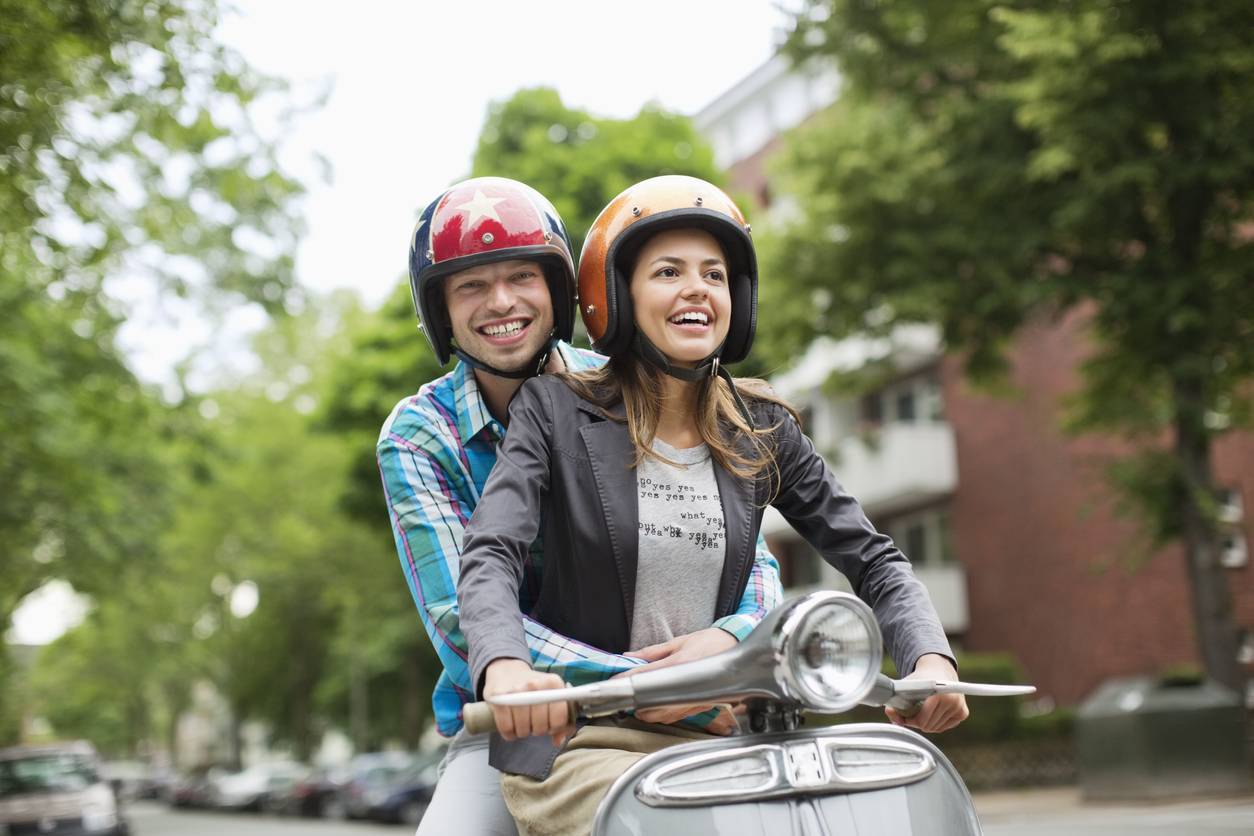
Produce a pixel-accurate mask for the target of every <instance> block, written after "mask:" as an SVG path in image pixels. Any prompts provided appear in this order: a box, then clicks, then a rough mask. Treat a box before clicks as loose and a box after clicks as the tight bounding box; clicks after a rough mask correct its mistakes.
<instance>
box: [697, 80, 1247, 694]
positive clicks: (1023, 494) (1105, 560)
mask: <svg viewBox="0 0 1254 836" xmlns="http://www.w3.org/2000/svg"><path fill="white" fill-rule="evenodd" d="M839 88H840V84H839V77H838V75H837V73H836V72H835V71H834V70H832V69H830V68H827V69H824V68H811V69H809V70H807V71H804V72H797V71H795V70H792V69H790V68H789V67H788V65H787V64H786V62H784V60H783V59H782V58H779V57H777V58H775V59H772V60H771V61H770V62H768V63H767V64H766V65H764V66H763V67H761V68H759V69H758V70H757V71H755V72H754V73H753V74H751V75H750V76H749V77H748V78H746V79H744V80H742V81H741V82H739V83H738V84H736V85H735V86H733V87H732V88H730V89H729V90H728V91H726V92H725V93H724V94H723V95H721V96H720V97H719V98H718V99H717V100H715V101H714V102H713V103H711V104H710V105H709V106H707V107H706V108H705V109H703V110H702V111H701V112H700V113H698V114H696V116H695V122H696V124H697V127H698V129H699V130H700V131H701V132H702V133H703V134H704V135H705V136H706V137H707V138H708V139H709V140H710V142H711V144H712V145H713V146H714V149H715V154H716V158H717V159H718V161H719V163H720V164H721V165H722V166H723V167H724V168H725V169H726V170H727V172H728V178H729V181H730V184H731V188H732V190H733V191H734V192H735V193H736V194H738V195H742V196H744V195H751V196H753V197H754V198H755V199H756V200H757V201H758V203H759V206H758V207H757V209H756V211H755V212H754V214H755V215H756V216H758V217H761V216H762V215H764V214H765V215H766V218H767V220H768V221H769V220H770V219H771V217H772V216H775V217H777V218H778V217H780V216H781V215H783V216H786V214H787V213H789V212H795V211H797V208H796V207H795V206H794V205H790V204H789V201H788V198H787V196H786V195H777V194H773V193H772V190H771V188H770V180H769V177H768V176H767V172H766V167H765V162H766V160H767V159H769V157H770V156H771V155H772V154H773V153H774V152H775V151H776V150H777V149H778V147H779V146H780V144H781V142H782V140H781V133H782V132H783V131H786V130H787V129H789V128H792V127H794V126H796V125H798V124H800V123H801V122H803V121H804V120H805V119H806V118H807V117H808V116H810V115H811V114H813V113H814V112H816V111H817V110H819V109H821V108H823V107H826V106H827V105H829V104H831V102H832V101H834V99H835V97H836V95H837V94H838V91H839ZM767 280H768V281H769V277H767ZM1086 322H1087V317H1086V314H1085V313H1084V312H1083V311H1073V312H1071V313H1069V314H1068V315H1066V316H1064V317H1062V318H1060V319H1057V320H1052V319H1051V320H1044V319H1042V320H1041V321H1038V322H1036V323H1034V324H1032V325H1030V326H1029V327H1026V328H1025V329H1023V331H1022V332H1021V333H1020V334H1019V336H1018V338H1017V339H1016V340H1015V342H1014V344H1013V345H1012V346H1011V348H1010V350H1009V360H1010V369H1011V371H1010V383H1011V384H1012V386H1013V393H1012V394H1010V395H1005V394H999V395H992V394H988V393H982V392H980V391H978V390H975V389H973V387H972V386H971V385H970V384H969V383H968V382H967V381H966V380H965V379H964V377H963V374H962V368H961V364H960V362H959V361H958V360H957V358H955V357H953V356H948V355H946V354H945V353H944V350H943V347H942V346H941V343H940V339H939V335H938V332H937V330H936V329H934V328H931V327H927V326H916V327H909V328H901V329H898V331H897V332H896V333H894V334H893V335H892V336H891V337H890V338H886V339H877V340H870V339H858V338H853V339H846V340H841V341H835V340H828V339H820V340H818V341H816V342H815V343H814V344H813V345H812V346H811V347H810V349H809V351H808V352H807V353H806V355H805V356H804V357H802V358H800V359H799V360H798V362H797V363H796V365H795V366H794V367H793V368H791V369H789V370H788V371H787V372H785V373H783V374H780V375H778V376H777V377H776V378H775V379H774V381H773V382H774V384H775V386H776V388H777V389H778V390H779V391H781V392H782V393H783V394H784V395H785V396H787V397H789V398H790V399H791V400H792V401H793V403H794V404H795V405H796V406H797V407H798V408H799V409H800V411H801V413H802V415H803V418H804V420H805V422H806V425H807V427H806V428H807V432H808V433H809V434H810V436H811V438H813V440H814V442H815V444H816V446H817V447H818V449H819V450H820V451H821V452H823V454H824V455H825V456H826V457H828V459H829V461H830V462H831V463H832V466H833V468H834V469H835V471H836V473H837V475H838V476H839V477H840V479H841V480H842V482H843V483H844V484H845V485H846V487H848V489H849V490H850V491H851V492H852V493H853V494H854V495H856V496H857V497H858V498H859V499H860V500H861V501H862V503H863V506H864V507H865V508H866V510H867V513H868V515H869V516H870V517H871V519H872V521H873V522H874V523H875V525H876V526H877V527H878V528H880V529H881V530H883V531H886V532H888V533H889V534H890V535H892V536H893V538H894V540H896V541H897V543H898V544H899V545H900V546H901V548H902V550H903V551H905V552H906V554H907V555H909V556H910V557H911V559H912V561H913V562H914V564H915V570H916V573H917V574H918V575H919V577H920V579H921V580H923V582H924V583H925V584H926V585H927V586H928V589H929V591H930V592H931V594H932V597H933V600H934V601H935V602H936V605H937V609H938V611H939V613H940V615H941V620H942V622H943V623H944V625H945V629H946V631H947V632H949V634H950V635H951V637H952V638H953V640H954V642H955V644H956V646H957V647H959V648H961V649H965V650H970V651H1009V652H1011V653H1013V654H1014V655H1015V656H1016V657H1017V658H1018V659H1019V661H1020V662H1021V663H1022V665H1023V667H1024V669H1025V671H1026V674H1027V677H1028V679H1029V681H1031V682H1033V683H1035V684H1036V685H1037V686H1038V687H1039V689H1040V693H1041V694H1042V695H1045V696H1048V697H1050V698H1052V699H1054V700H1056V701H1057V702H1059V703H1060V704H1074V703H1077V702H1079V701H1080V700H1082V699H1083V698H1084V697H1085V696H1086V695H1087V694H1089V693H1090V692H1092V690H1093V689H1094V688H1095V687H1096V686H1097V685H1098V683H1100V682H1101V681H1102V680H1104V679H1107V678H1110V677H1115V676H1121V675H1128V674H1134V673H1157V672H1161V671H1163V670H1164V669H1167V668H1169V667H1172V666H1175V665H1179V664H1193V665H1196V664H1198V663H1199V661H1200V658H1199V655H1198V652H1197V649H1196V640H1195V636H1194V627H1193V614H1192V605H1191V600H1190V594H1189V581H1188V576H1187V569H1186V566H1185V560H1184V554H1183V549H1182V548H1181V547H1179V546H1178V545H1174V546H1169V547H1167V548H1164V549H1161V550H1159V551H1158V552H1157V553H1155V554H1152V555H1151V554H1149V552H1148V545H1147V541H1146V538H1145V536H1144V533H1143V531H1142V530H1141V529H1140V523H1139V521H1138V520H1137V519H1136V518H1135V517H1132V516H1127V515H1124V514H1121V513H1120V510H1119V501H1118V496H1117V495H1116V494H1115V492H1114V491H1113V490H1112V489H1111V488H1110V487H1109V484H1108V482H1107V481H1106V477H1105V470H1106V467H1107V466H1108V465H1109V464H1110V463H1111V462H1112V461H1115V460H1117V458H1118V457H1119V456H1121V455H1123V454H1126V452H1127V447H1126V445H1125V444H1124V443H1123V442H1121V441H1119V440H1118V439H1115V438H1111V437H1105V438H1103V437H1099V436H1081V437H1076V436H1071V435H1068V434H1066V433H1064V432H1063V430H1062V420H1063V405H1064V401H1065V398H1066V397H1067V395H1069V394H1070V393H1073V392H1075V391H1076V390H1077V388H1078V386H1079V383H1080V380H1079V373H1078V367H1079V363H1080V362H1081V360H1082V359H1083V357H1084V355H1085V352H1086V351H1087V350H1088V348H1089V346H1090V345H1091V343H1089V341H1088V338H1087V336H1086ZM870 363H875V364H877V367H878V368H881V369H882V368H887V369H888V370H889V371H888V374H887V375H886V377H885V380H886V381H887V382H886V383H885V385H884V386H882V387H881V388H879V389H878V390H876V391H873V392H870V393H867V394H863V395H859V396H856V397H852V396H838V395H831V394H826V393H824V391H823V390H824V387H823V384H824V383H825V382H826V381H827V380H829V379H830V378H831V377H832V375H833V374H837V373H841V372H854V371H857V370H858V369H861V368H864V367H865V366H866V365H867V364H870ZM1214 464H1215V475H1216V479H1217V481H1218V483H1219V484H1220V485H1222V486H1223V489H1224V491H1225V493H1224V517H1225V520H1226V526H1227V534H1226V543H1225V550H1224V556H1223V560H1224V563H1225V566H1226V567H1227V571H1228V583H1229V590H1230V593H1231V596H1232V600H1233V608H1234V613H1235V616H1236V620H1237V623H1238V624H1239V625H1241V626H1242V627H1243V628H1244V629H1245V630H1246V631H1247V634H1248V633H1254V570H1251V568H1250V566H1249V560H1248V548H1247V545H1246V544H1247V541H1249V540H1250V539H1251V538H1254V524H1251V521H1250V516H1251V515H1250V514H1248V513H1246V512H1245V508H1246V507H1247V506H1248V505H1249V502H1250V501H1251V498H1254V437H1252V436H1250V435H1249V434H1232V435H1230V436H1228V437H1226V438H1224V439H1223V440H1222V441H1221V443H1220V444H1219V445H1218V446H1217V449H1216V455H1215V462H1214ZM1251 510H1254V508H1252V509H1251ZM764 530H765V531H766V533H767V535H768V539H769V540H770V541H771V544H772V548H773V549H774V550H775V552H776V554H777V555H778V556H779V557H780V559H781V564H782V567H783V571H784V579H785V583H786V585H788V586H790V587H792V588H801V589H803V588H806V587H809V586H812V585H822V586H832V585H839V584H841V583H842V582H843V579H842V578H840V577H839V575H837V574H836V573H835V572H834V571H833V570H832V569H830V567H827V566H826V564H823V563H822V561H820V560H819V559H818V556H817V555H816V554H814V552H813V551H812V550H811V549H810V547H809V546H808V544H806V543H804V542H803V541H801V540H800V538H799V537H798V536H797V535H796V534H795V533H794V532H793V531H792V529H791V528H790V527H789V526H788V524H787V523H786V522H785V521H784V520H783V519H782V518H781V517H779V516H778V515H777V514H774V512H770V513H768V517H767V519H766V522H765V523H764ZM1242 653H1243V656H1245V657H1247V658H1246V662H1247V665H1248V664H1249V663H1250V662H1251V660H1254V639H1247V641H1246V642H1245V644H1244V646H1243V650H1242Z"/></svg>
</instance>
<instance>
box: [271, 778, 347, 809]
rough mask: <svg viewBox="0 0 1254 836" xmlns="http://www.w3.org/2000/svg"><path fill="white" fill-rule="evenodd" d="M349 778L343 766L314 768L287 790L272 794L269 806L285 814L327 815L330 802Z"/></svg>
mask: <svg viewBox="0 0 1254 836" xmlns="http://www.w3.org/2000/svg"><path fill="white" fill-rule="evenodd" d="M347 780H348V774H347V773H346V772H345V771H344V769H342V768H335V769H329V768H326V767H318V768H315V769H312V770H310V771H309V772H308V773H307V774H306V775H305V776H304V777H302V778H300V779H298V780H296V781H294V782H293V783H292V785H291V786H290V787H288V788H287V792H285V793H282V794H277V793H276V794H273V795H271V797H270V803H269V804H268V805H267V808H268V809H270V810H272V811H274V812H276V813H279V814H280V815H284V816H313V817H315V818H319V817H322V816H325V815H326V807H327V804H328V802H330V801H331V800H332V799H334V798H335V797H336V794H337V793H338V792H339V791H340V788H341V787H343V786H344V784H345V782H347Z"/></svg>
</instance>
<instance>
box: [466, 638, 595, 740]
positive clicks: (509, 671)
mask: <svg viewBox="0 0 1254 836" xmlns="http://www.w3.org/2000/svg"><path fill="white" fill-rule="evenodd" d="M565 685H566V683H565V682H563V681H562V678H561V677H560V676H558V675H557V674H553V673H540V672H538V671H535V670H532V668H531V665H529V664H527V663H526V662H524V661H523V660H521V659H494V660H493V661H492V662H491V663H489V664H488V667H487V668H486V670H485V671H484V677H483V697H484V698H485V699H487V698H488V697H495V696H498V695H499V694H516V693H518V692H519V691H544V690H547V689H549V688H563V687H565ZM492 716H493V718H494V719H495V720H496V730H497V731H499V732H500V733H501V737H503V738H505V739H506V740H517V739H518V738H520V737H531V736H533V735H541V734H547V735H549V736H550V737H551V738H552V739H553V745H554V746H561V745H562V743H563V741H565V740H566V738H567V737H568V736H569V735H570V734H571V733H572V732H573V731H574V726H573V725H572V724H571V721H570V703H567V702H555V703H549V704H548V705H531V706H525V705H523V706H514V707H512V708H510V707H507V706H503V705H493V706H492Z"/></svg>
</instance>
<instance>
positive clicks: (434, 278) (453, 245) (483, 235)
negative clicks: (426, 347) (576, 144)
mask: <svg viewBox="0 0 1254 836" xmlns="http://www.w3.org/2000/svg"><path fill="white" fill-rule="evenodd" d="M571 249H572V248H571V244H570V237H569V236H568V235H567V233H566V226H565V225H564V224H563V223H562V219H561V217H559V216H558V214H557V210H556V209H554V208H553V204H551V203H550V202H549V201H548V200H547V199H545V197H544V196H543V195H541V194H540V193H539V192H537V191H536V190H535V189H533V188H531V187H530V186H528V185H526V184H525V183H520V182H518V181H517V180H510V179H507V178H504V177H475V178H472V179H470V180H464V181H462V182H460V183H457V184H456V185H453V186H450V187H449V188H447V189H445V190H444V191H443V192H442V193H441V194H440V195H439V197H437V198H436V199H435V200H433V201H431V203H430V204H429V205H428V206H427V208H426V209H424V210H423V212H422V214H421V215H420V216H419V218H418V224H417V225H416V226H415V227H414V234H413V235H412V236H411V237H410V245H409V289H410V292H411V294H412V295H413V299H414V310H415V311H416V312H417V315H418V327H419V328H420V329H421V330H422V332H423V333H424V334H425V335H426V337H427V342H428V343H429V344H430V345H431V350H432V351H434V352H435V356H436V358H437V359H438V360H439V362H440V364H441V365H444V364H446V363H448V361H449V358H450V356H451V355H453V354H456V355H457V356H458V357H460V358H461V359H462V360H464V361H465V362H467V363H468V364H470V365H471V366H472V367H474V368H480V369H483V370H485V371H487V372H489V373H491V374H495V375H498V376H502V377H530V376H531V375H533V374H536V372H537V370H538V369H539V368H542V367H543V365H544V362H545V360H547V358H548V354H549V352H550V351H551V350H552V347H553V345H554V343H555V342H556V341H557V340H567V341H569V340H570V338H571V335H572V332H573V330H574V325H575V269H574V259H573V258H572V256H571ZM511 259H521V260H527V261H535V262H537V263H539V264H540V266H541V268H542V269H543V271H544V277H545V281H546V282H547V284H548V287H549V296H550V298H551V299H552V304H553V323H554V328H553V334H552V337H551V338H550V339H549V340H548V342H547V343H546V345H545V346H544V348H543V349H542V351H541V352H540V354H538V355H537V356H536V357H535V358H534V359H533V361H532V362H530V363H528V365H527V366H525V367H524V368H523V369H522V370H521V371H517V372H513V371H509V372H507V371H502V370H500V369H494V368H492V367H491V366H488V365H487V364H486V363H484V362H482V361H480V360H478V359H477V358H475V357H472V356H471V355H469V354H467V353H466V352H464V351H462V350H461V349H460V348H459V347H458V346H457V345H456V344H455V343H454V342H453V329H452V323H451V322H450V321H449V317H448V308H447V306H446V305H445V303H444V282H443V280H444V279H445V278H447V277H448V276H449V275H451V274H453V273H456V272H458V271H460V270H465V269H467V268H469V267H475V266H478V265H481V264H488V263H491V262H496V261H508V260H511Z"/></svg>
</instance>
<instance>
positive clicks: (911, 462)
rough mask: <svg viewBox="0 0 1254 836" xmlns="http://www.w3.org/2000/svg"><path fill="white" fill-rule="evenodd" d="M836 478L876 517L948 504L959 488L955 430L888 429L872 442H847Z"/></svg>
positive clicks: (935, 425)
mask: <svg viewBox="0 0 1254 836" xmlns="http://www.w3.org/2000/svg"><path fill="white" fill-rule="evenodd" d="M831 465H832V470H834V471H835V473H836V478H837V479H839V480H840V483H841V484H842V485H844V486H845V490H847V491H849V492H850V493H851V494H853V495H854V496H855V497H857V498H858V501H859V502H860V503H862V508H863V509H864V510H865V511H866V512H867V514H868V515H869V516H871V517H879V516H883V515H885V514H891V513H893V512H895V511H900V510H904V509H906V508H909V507H911V506H918V505H925V504H927V503H929V502H933V501H935V500H938V499H943V498H944V497H946V496H948V495H949V494H951V493H953V491H954V489H955V488H956V487H957V486H958V457H957V453H956V452H955V449H954V431H953V428H952V427H950V426H949V424H946V423H942V422H929V423H919V424H913V423H911V424H905V423H902V424H888V425H886V426H884V427H883V428H881V429H880V430H879V431H878V432H877V433H876V434H875V436H874V437H873V438H872V439H871V440H870V441H869V443H868V442H867V441H863V440H862V439H861V438H846V439H844V440H842V441H841V442H840V443H839V445H838V447H837V458H836V461H834V462H831Z"/></svg>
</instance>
